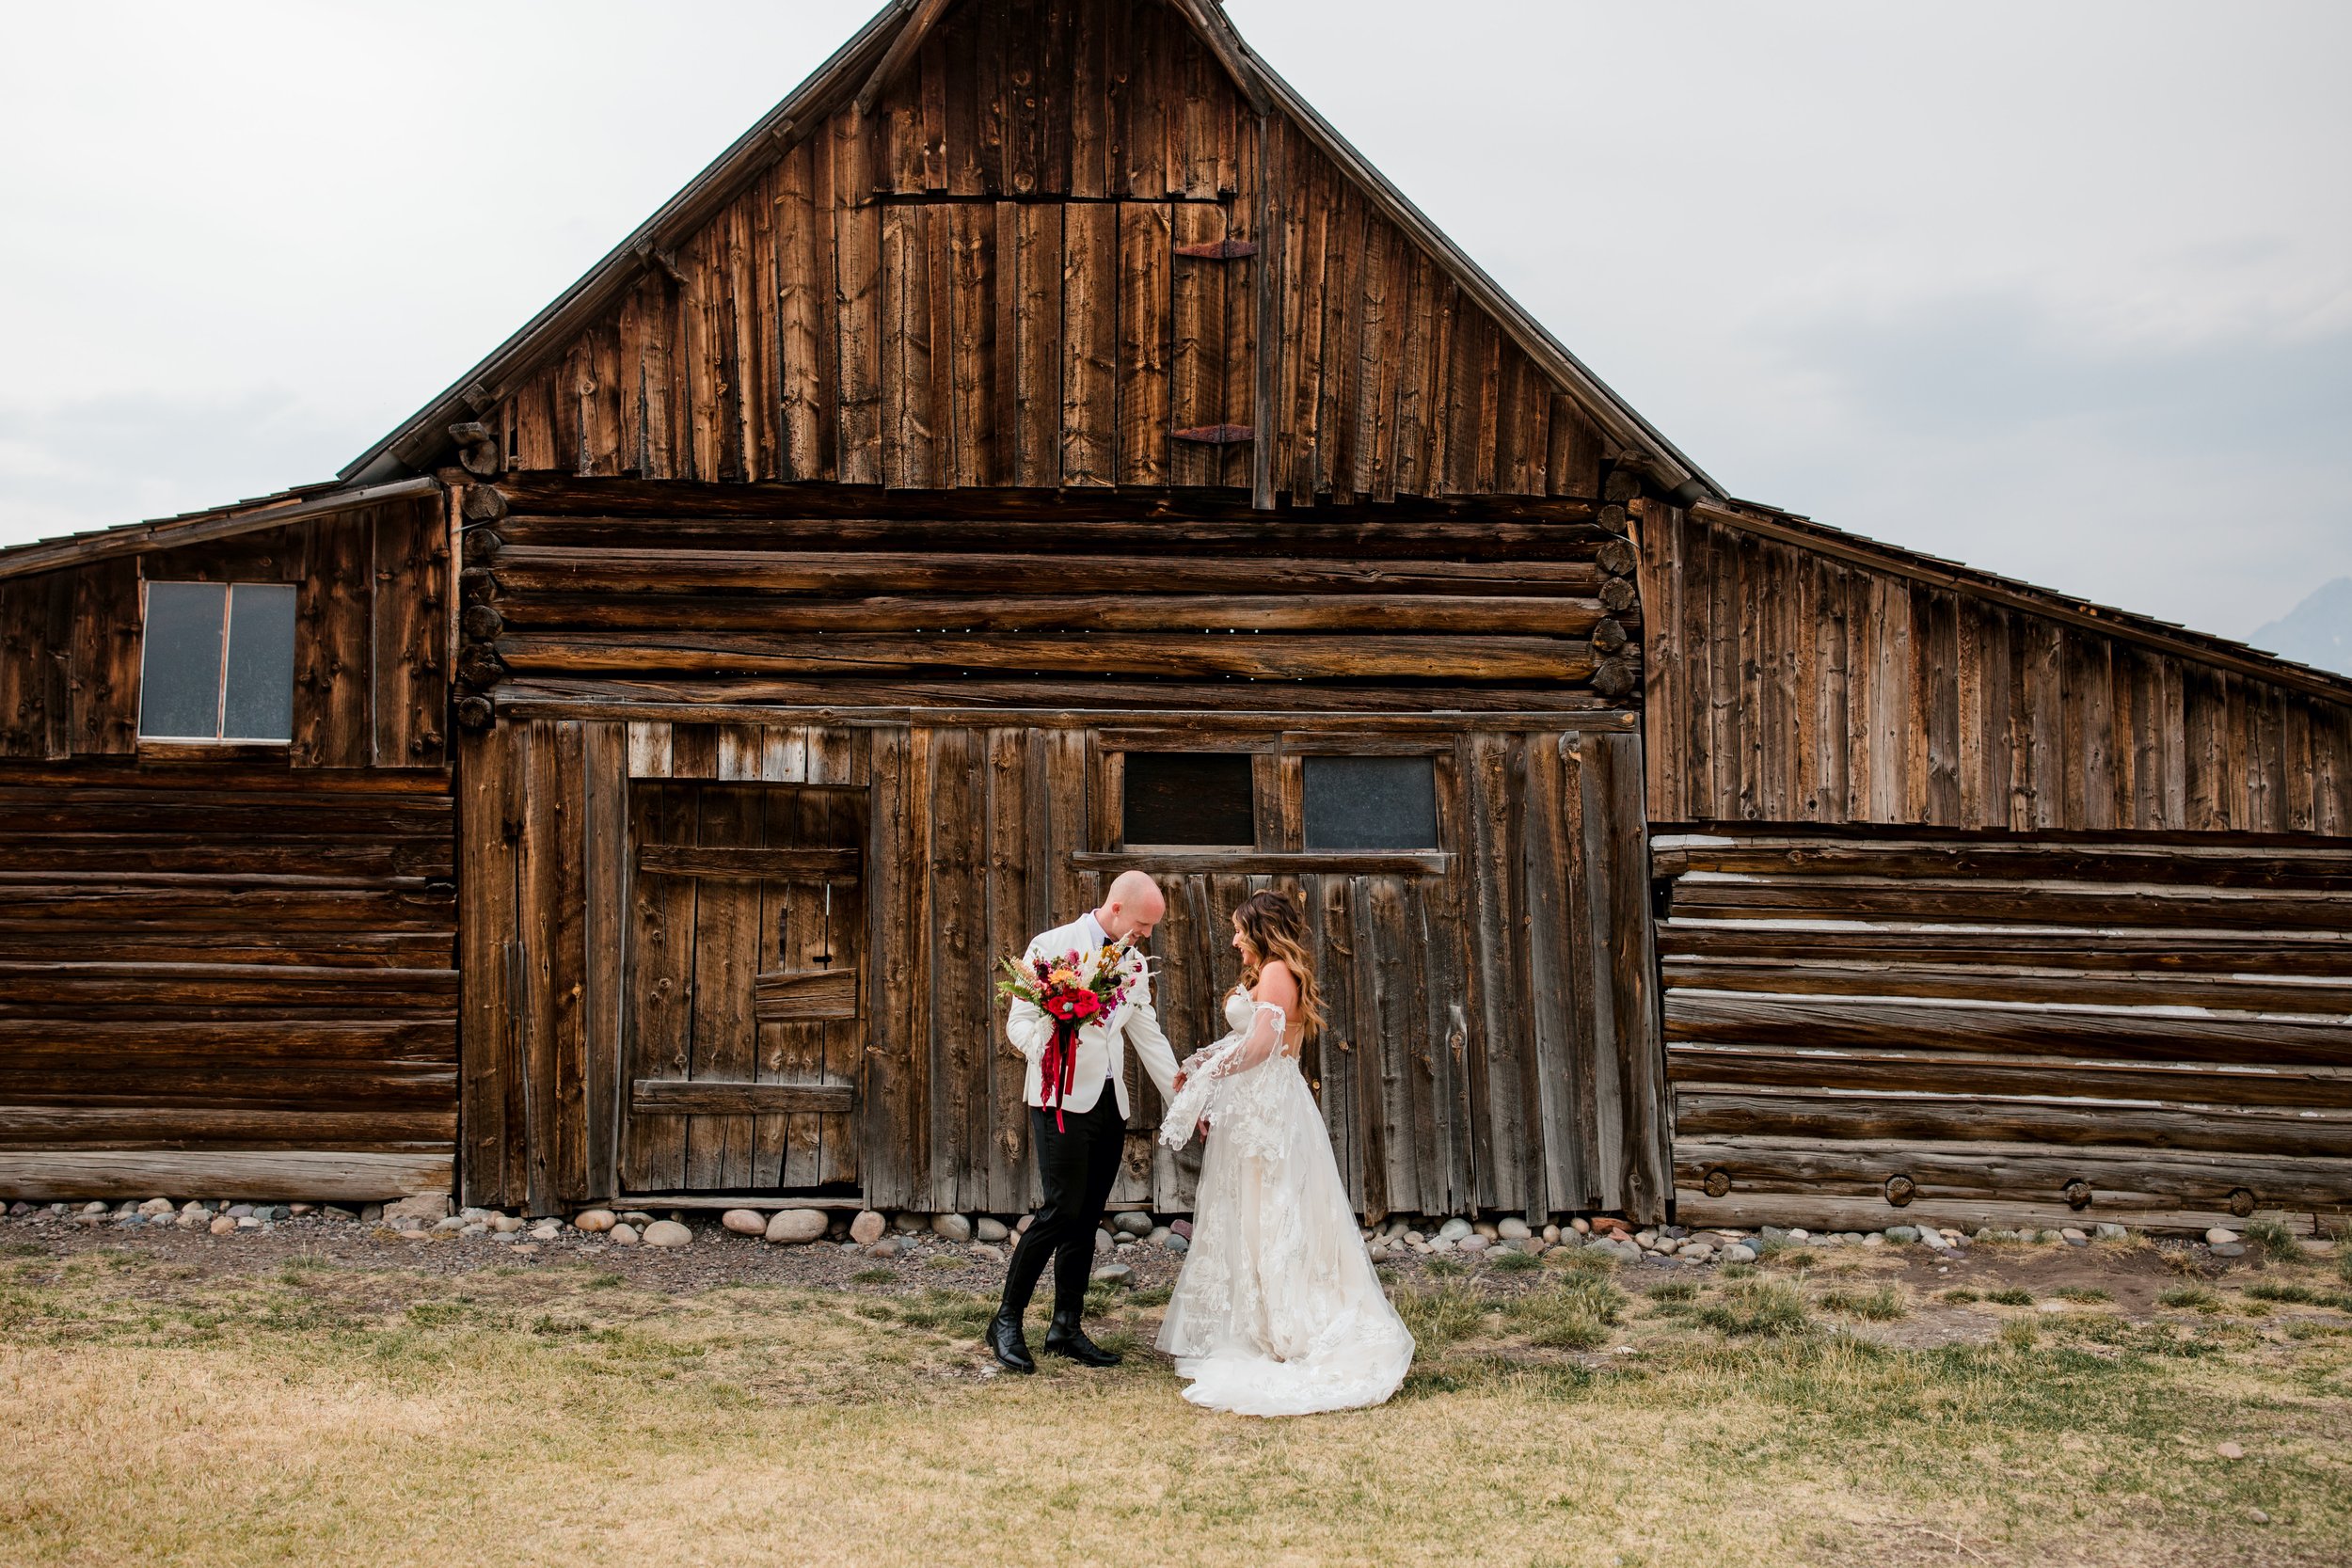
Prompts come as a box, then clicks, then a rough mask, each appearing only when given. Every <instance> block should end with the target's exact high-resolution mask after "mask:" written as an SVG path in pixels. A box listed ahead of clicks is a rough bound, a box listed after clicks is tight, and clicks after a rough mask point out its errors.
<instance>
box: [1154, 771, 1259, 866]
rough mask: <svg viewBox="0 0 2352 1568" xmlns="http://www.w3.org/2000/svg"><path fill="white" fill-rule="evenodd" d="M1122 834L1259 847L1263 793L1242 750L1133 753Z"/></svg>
mask: <svg viewBox="0 0 2352 1568" xmlns="http://www.w3.org/2000/svg"><path fill="white" fill-rule="evenodd" d="M1125 772H1126V804H1125V808H1124V811H1123V813H1122V818H1123V832H1122V836H1123V837H1124V838H1125V839H1126V841H1127V843H1128V844H1129V845H1130V846H1134V845H1137V844H1200V845H1217V846H1220V847H1240V848H1254V847H1256V845H1257V842H1258V811H1257V792H1256V790H1255V789H1254V788H1253V787H1252V785H1251V783H1250V760H1249V756H1248V753H1247V752H1128V753H1127V761H1126V768H1125Z"/></svg>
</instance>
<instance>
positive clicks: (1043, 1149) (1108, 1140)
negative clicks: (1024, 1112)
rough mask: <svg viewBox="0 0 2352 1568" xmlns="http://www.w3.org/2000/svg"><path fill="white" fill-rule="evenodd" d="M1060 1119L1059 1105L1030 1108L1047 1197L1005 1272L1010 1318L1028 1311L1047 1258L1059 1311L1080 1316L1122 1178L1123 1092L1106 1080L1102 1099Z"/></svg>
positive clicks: (1031, 1132) (1033, 1139) (1032, 1139)
mask: <svg viewBox="0 0 2352 1568" xmlns="http://www.w3.org/2000/svg"><path fill="white" fill-rule="evenodd" d="M1062 1122H1063V1126H1062V1128H1061V1130H1060V1131H1056V1129H1055V1127H1054V1113H1053V1112H1051V1111H1041V1110H1039V1109H1038V1108H1037V1107H1036V1106H1034V1105H1032V1106H1030V1107H1029V1141H1030V1143H1031V1144H1032V1145H1034V1146H1035V1148H1036V1149H1037V1174H1038V1180H1039V1181H1040V1183H1041V1185H1042V1186H1043V1187H1044V1189H1045V1201H1044V1202H1043V1203H1041V1204H1040V1205H1039V1206H1038V1208H1037V1211H1036V1212H1034V1213H1032V1214H1031V1215H1030V1216H1029V1228H1028V1229H1027V1230H1025V1231H1024V1232H1022V1235H1021V1244H1020V1245H1019V1246H1017V1247H1015V1248H1013V1252H1012V1267H1011V1268H1010V1269H1009V1270H1008V1271H1007V1273H1006V1275H1005V1299H1004V1304H1003V1306H1002V1307H1001V1308H1000V1310H1002V1311H1003V1312H1005V1313H1006V1314H1007V1315H1009V1316H1011V1317H1015V1318H1018V1317H1019V1316H1021V1314H1023V1313H1024V1312H1025V1311H1027V1310H1028V1307H1029V1295H1030V1292H1032V1291H1035V1290H1036V1289H1037V1282H1038V1279H1039V1276H1041V1275H1043V1274H1044V1273H1045V1265H1046V1263H1047V1261H1048V1260H1049V1259H1050V1260H1051V1261H1052V1263H1053V1265H1054V1315H1055V1316H1056V1317H1069V1318H1071V1319H1073V1320H1074V1319H1075V1318H1076V1317H1077V1316H1078V1314H1079V1312H1080V1310H1081V1309H1082V1308H1083V1307H1085V1305H1086V1294H1087V1280H1088V1278H1089V1276H1090V1275H1092V1274H1093V1273H1094V1232H1095V1230H1096V1229H1097V1228H1098V1227H1101V1225H1102V1223H1103V1205H1104V1204H1105V1203H1107V1202H1109V1201H1110V1196H1111V1185H1112V1183H1113V1182H1115V1181H1117V1180H1119V1161H1120V1155H1121V1154H1122V1153H1123V1152H1124V1151H1125V1148H1126V1142H1127V1121H1126V1118H1125V1117H1121V1116H1120V1114H1119V1096H1118V1093H1117V1091H1115V1090H1114V1089H1113V1088H1112V1087H1111V1085H1108V1084H1104V1085H1103V1098H1102V1099H1100V1100H1098V1101H1095V1102H1094V1106H1093V1108H1092V1109H1091V1110H1088V1111H1080V1112H1072V1111H1065V1112H1064V1113H1062Z"/></svg>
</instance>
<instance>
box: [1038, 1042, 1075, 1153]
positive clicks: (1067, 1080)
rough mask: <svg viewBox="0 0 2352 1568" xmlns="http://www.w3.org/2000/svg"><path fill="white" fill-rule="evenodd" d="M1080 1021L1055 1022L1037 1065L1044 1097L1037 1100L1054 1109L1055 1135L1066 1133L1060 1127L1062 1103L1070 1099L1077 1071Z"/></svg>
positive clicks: (1064, 1129)
mask: <svg viewBox="0 0 2352 1568" xmlns="http://www.w3.org/2000/svg"><path fill="white" fill-rule="evenodd" d="M1080 1026H1081V1025H1080V1021H1079V1020H1077V1019H1074V1018H1057V1019H1055V1020H1054V1038H1053V1042H1052V1043H1051V1044H1049V1045H1048V1046H1046V1048H1045V1055H1044V1058H1043V1059H1042V1060H1041V1061H1040V1062H1039V1063H1038V1066H1039V1068H1040V1069H1041V1072H1042V1076H1043V1077H1044V1079H1045V1089H1044V1093H1043V1094H1042V1095H1041V1097H1040V1098H1041V1099H1042V1100H1043V1101H1045V1103H1046V1104H1048V1105H1051V1106H1052V1107H1053V1108H1054V1131H1055V1132H1066V1131H1067V1129H1066V1128H1064V1127H1063V1126H1062V1120H1061V1107H1062V1101H1065V1100H1067V1099H1069V1098H1070V1084H1071V1080H1072V1078H1073V1076H1075V1075H1076V1073H1077V1070H1078V1030H1079V1028H1080Z"/></svg>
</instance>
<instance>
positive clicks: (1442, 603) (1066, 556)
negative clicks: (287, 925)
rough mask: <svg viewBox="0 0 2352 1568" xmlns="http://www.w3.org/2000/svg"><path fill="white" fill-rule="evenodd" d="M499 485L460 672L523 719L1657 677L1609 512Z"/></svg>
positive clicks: (468, 586)
mask: <svg viewBox="0 0 2352 1568" xmlns="http://www.w3.org/2000/svg"><path fill="white" fill-rule="evenodd" d="M482 493H483V494H485V495H488V496H490V497H492V498H493V499H494V502H495V505H494V508H493V509H494V510H498V511H501V512H503V513H504V515H503V516H501V517H500V518H499V519H498V520H497V521H496V522H495V523H488V524H484V525H480V526H477V527H475V528H473V529H472V530H470V531H469V533H468V536H467V546H466V554H467V559H468V562H469V571H468V572H467V574H466V581H465V586H464V596H465V598H466V600H467V602H468V604H469V606H470V607H473V608H469V610H468V611H467V623H466V624H467V626H468V629H469V635H473V634H476V633H479V634H481V635H482V637H483V638H484V641H483V642H482V643H481V644H480V651H479V654H477V652H476V650H475V649H472V648H469V650H468V660H469V662H463V663H461V673H467V674H469V675H470V676H480V677H483V679H484V680H485V682H497V683H499V686H500V689H501V693H502V697H501V700H512V699H516V698H519V697H522V696H525V695H541V696H546V695H555V694H567V695H569V696H571V697H574V698H586V697H599V698H605V699H611V700H621V701H628V700H637V701H644V700H655V699H659V700H670V701H677V700H688V701H695V702H725V701H755V702H771V703H772V702H785V703H809V702H818V703H823V702H856V703H860V704H863V705H877V704H881V705H896V704H906V705H927V706H929V705H960V706H961V705H971V706H989V705H1013V706H1021V707H1033V708H1034V707H1054V706H1058V705H1073V706H1084V707H1092V708H1112V707H1171V708H1186V707H1191V708H1198V707H1212V706H1214V707H1266V706H1274V707H1282V706H1289V707H1300V708H1315V707H1323V708H1330V707H1335V706H1357V707H1364V708H1371V709H1387V710H1391V711H1393V710H1396V709H1400V708H1401V709H1404V710H1406V711H1411V710H1414V709H1422V710H1429V709H1471V708H1484V709H1488V710H1500V711H1515V710H1516V711H1558V710H1575V709H1580V708H1585V709H1589V708H1607V707H1611V706H1613V705H1614V704H1613V702H1612V701H1611V700H1610V699H1609V698H1607V697H1604V696H1602V695H1600V694H1599V693H1600V692H1602V691H1615V692H1618V693H1620V694H1623V693H1626V692H1629V691H1630V690H1631V689H1633V687H1634V686H1635V684H1636V676H1635V673H1634V670H1635V667H1634V665H1633V664H1632V662H1631V661H1630V658H1629V649H1631V648H1632V647H1635V646H1637V645H1638V641H1639V634H1640V627H1641V617H1640V612H1639V606H1638V604H1637V602H1636V599H1635V594H1634V585H1633V581H1632V577H1631V574H1632V571H1633V551H1632V548H1631V546H1630V545H1629V543H1628V542H1627V541H1625V540H1624V539H1621V538H1617V537H1615V536H1614V535H1613V534H1612V533H1611V532H1609V531H1608V530H1607V529H1606V528H1604V527H1602V526H1601V525H1599V524H1598V523H1597V522H1595V521H1593V520H1592V517H1593V514H1594V512H1595V510H1596V509H1595V508H1594V507H1592V506H1591V505H1590V504H1589V503H1585V502H1578V501H1565V502H1561V501H1545V502H1528V503H1510V502H1484V501H1481V502H1454V503H1427V502H1416V503H1409V504H1408V503H1405V502H1399V503H1397V504H1395V505H1393V506H1388V507H1377V508H1375V507H1370V506H1353V507H1349V508H1344V509H1342V508H1319V509H1317V510H1315V511H1314V512H1312V513H1311V514H1307V513H1290V512H1283V513H1277V514H1275V515H1273V516H1272V517H1269V516H1267V515H1265V514H1262V513H1254V512H1251V511H1249V510H1248V508H1247V507H1246V506H1240V505H1223V506H1218V505H1209V504H1202V503H1199V502H1187V503H1186V504H1185V505H1184V507H1183V508H1182V509H1181V510H1180V509H1177V508H1174V507H1171V506H1168V505H1167V504H1165V503H1164V502H1154V501H1153V500H1152V499H1150V498H1143V497H1136V496H1134V495H1130V494H1124V493H1122V494H1116V495H1113V494H1102V495H1092V496H1085V495H1065V496H1063V497H1061V498H1059V499H1056V498H1051V497H1042V498H1041V497H1038V496H1035V495H1030V494H1023V493H1012V494H1007V493H1003V492H981V491H971V492H962V493H958V494H954V495H940V494H931V495H922V494H916V495H894V494H890V493H886V492H882V491H873V490H855V491H852V490H844V489H841V488H839V487H833V486H819V485H790V486H784V485H758V486H741V485H692V486H689V485H684V484H680V483H643V482H632V481H626V480H588V481H580V480H566V479H558V478H554V477H552V476H541V477H536V478H529V479H525V478H511V479H509V480H508V481H507V482H505V483H503V484H501V486H500V487H499V489H498V490H497V491H495V492H486V491H485V492H482ZM493 656H494V657H493Z"/></svg>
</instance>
